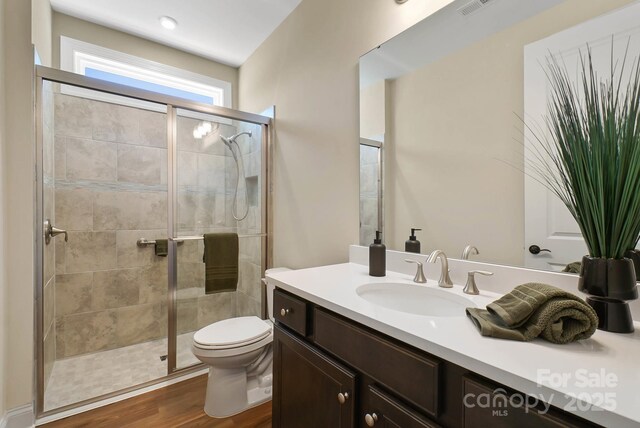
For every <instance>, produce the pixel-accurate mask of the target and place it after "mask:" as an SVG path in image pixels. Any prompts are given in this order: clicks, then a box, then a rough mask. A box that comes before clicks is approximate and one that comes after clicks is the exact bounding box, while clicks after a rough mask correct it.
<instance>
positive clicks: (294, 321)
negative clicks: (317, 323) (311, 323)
mask: <svg viewBox="0 0 640 428" xmlns="http://www.w3.org/2000/svg"><path fill="white" fill-rule="evenodd" d="M273 317H274V318H275V319H276V320H277V321H279V322H281V323H282V324H284V325H286V326H287V327H289V328H291V329H293V330H294V331H295V332H297V333H299V334H301V335H303V336H306V335H307V303H306V302H305V301H304V300H301V299H299V298H297V297H294V296H292V295H290V294H286V293H284V292H283V291H281V290H275V291H274V292H273Z"/></svg>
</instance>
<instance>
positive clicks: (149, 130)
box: [138, 109, 167, 148]
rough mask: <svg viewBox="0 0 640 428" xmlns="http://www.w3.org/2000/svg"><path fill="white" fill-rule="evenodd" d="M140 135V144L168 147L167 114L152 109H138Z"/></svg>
mask: <svg viewBox="0 0 640 428" xmlns="http://www.w3.org/2000/svg"><path fill="white" fill-rule="evenodd" d="M138 120H139V123H140V136H139V138H138V144H141V145H143V146H153V147H161V148H166V147H167V115H166V114H165V113H159V112H155V111H150V110H142V109H140V110H138Z"/></svg>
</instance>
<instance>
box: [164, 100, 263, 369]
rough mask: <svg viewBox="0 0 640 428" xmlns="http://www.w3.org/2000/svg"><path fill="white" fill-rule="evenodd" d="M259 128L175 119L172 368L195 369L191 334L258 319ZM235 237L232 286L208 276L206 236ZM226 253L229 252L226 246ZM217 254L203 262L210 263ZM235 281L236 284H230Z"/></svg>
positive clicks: (182, 115) (186, 115) (183, 116)
mask: <svg viewBox="0 0 640 428" xmlns="http://www.w3.org/2000/svg"><path fill="white" fill-rule="evenodd" d="M262 137H263V136H262V128H261V126H260V125H255V124H251V123H247V122H241V121H235V120H230V119H226V118H223V117H218V116H214V115H205V114H202V113H195V112H191V111H187V110H178V111H177V114H176V150H175V164H176V176H175V183H176V186H175V187H176V190H175V198H176V202H177V203H176V210H175V220H174V223H175V224H174V231H173V235H174V238H175V240H174V243H175V246H174V248H175V251H176V275H175V280H176V282H177V290H176V307H175V311H176V316H175V319H176V323H175V332H176V368H177V369H181V368H185V367H188V366H191V365H194V364H197V363H199V361H198V360H197V358H196V357H195V356H194V355H193V354H192V352H191V342H192V340H193V334H194V332H195V331H197V330H199V329H200V328H203V327H205V326H207V325H209V324H211V323H214V322H216V321H220V320H223V319H227V318H231V317H235V316H242V315H256V316H260V315H261V310H262V305H261V302H262V294H261V293H262V288H261V274H262V271H263V266H262V263H263V262H262V259H263V257H262V243H263V240H264V234H263V221H262V190H261V189H262V180H263V168H262V154H263V153H262V143H263V140H262ZM208 233H215V234H222V233H226V234H228V233H231V234H237V235H238V247H239V248H238V251H237V255H236V254H233V255H231V257H230V258H231V259H232V260H234V261H237V266H231V267H230V268H231V270H232V271H235V272H236V273H237V276H238V281H237V283H235V284H234V285H235V287H233V289H231V290H229V288H228V285H229V282H227V283H226V284H223V285H222V286H221V285H220V283H219V282H218V283H216V280H215V279H211V278H207V275H206V269H205V263H204V262H203V256H204V241H203V236H204V234H208ZM220 245H222V248H228V249H225V250H224V251H232V252H233V251H234V250H233V249H232V248H231V247H232V246H231V247H228V246H227V247H224V244H220ZM216 257H217V255H216V254H213V255H212V258H213V259H212V260H211V259H210V260H208V262H211V263H216ZM232 282H235V281H232Z"/></svg>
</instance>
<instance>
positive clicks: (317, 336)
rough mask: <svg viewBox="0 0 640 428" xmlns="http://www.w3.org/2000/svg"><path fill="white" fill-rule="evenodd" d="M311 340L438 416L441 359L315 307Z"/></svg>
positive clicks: (432, 414)
mask: <svg viewBox="0 0 640 428" xmlns="http://www.w3.org/2000/svg"><path fill="white" fill-rule="evenodd" d="M313 329H314V330H313V331H314V342H315V343H316V344H317V345H318V346H320V347H321V348H323V349H325V350H327V351H328V352H330V353H332V354H333V355H335V356H337V357H338V358H340V359H342V360H343V361H345V362H346V363H347V364H349V365H351V366H353V367H357V368H358V370H359V371H361V372H363V373H366V374H367V375H369V376H370V377H372V378H373V379H375V380H376V381H377V382H378V383H380V384H382V385H384V386H385V387H386V388H387V389H389V390H391V391H393V392H394V393H396V394H397V395H399V396H402V397H403V398H405V399H406V400H407V401H408V402H410V403H412V404H413V405H415V406H417V407H419V408H420V409H422V410H424V411H425V412H426V413H427V414H429V415H431V416H433V417H434V418H437V417H438V373H439V365H440V363H439V362H438V361H436V360H432V359H429V358H427V357H425V356H423V355H421V354H418V353H417V352H414V351H411V350H409V349H406V348H404V347H401V346H398V345H396V344H395V343H393V342H391V341H388V340H385V339H383V338H380V337H377V336H375V335H373V334H371V333H370V332H368V331H366V330H365V329H363V328H360V327H357V326H355V325H353V324H351V323H349V322H346V321H344V320H342V319H340V318H338V317H336V316H335V315H332V314H330V313H328V312H325V311H323V310H321V309H318V308H315V309H314V326H313Z"/></svg>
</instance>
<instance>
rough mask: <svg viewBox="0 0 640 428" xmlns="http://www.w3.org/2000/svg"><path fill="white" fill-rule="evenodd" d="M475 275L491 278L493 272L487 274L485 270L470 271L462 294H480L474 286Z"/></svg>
mask: <svg viewBox="0 0 640 428" xmlns="http://www.w3.org/2000/svg"><path fill="white" fill-rule="evenodd" d="M475 274H479V275H485V276H491V275H493V272H487V271H486V270H470V271H469V273H468V274H467V283H466V284H465V286H464V290H462V292H463V293H467V294H480V291H479V290H478V286H477V285H476V277H475V276H474V275H475Z"/></svg>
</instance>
